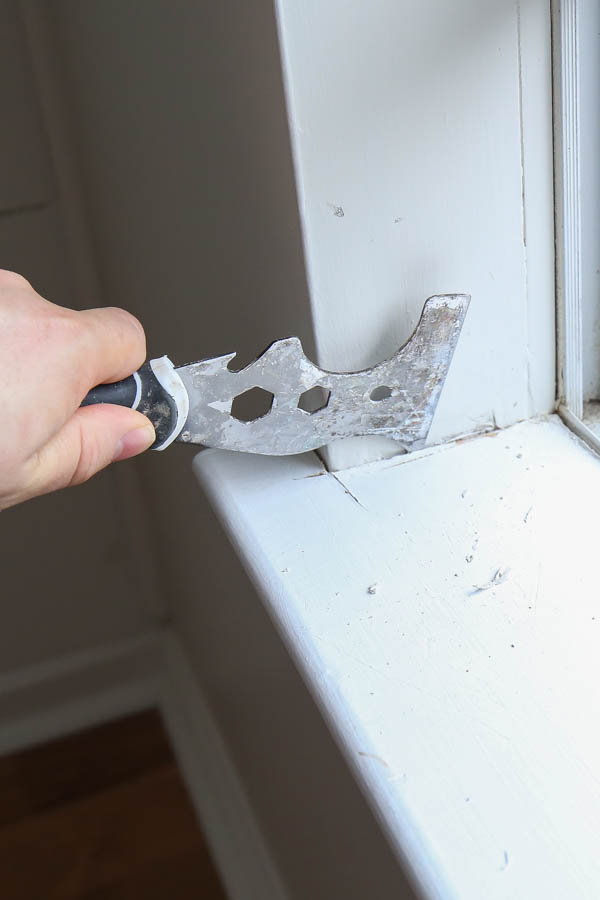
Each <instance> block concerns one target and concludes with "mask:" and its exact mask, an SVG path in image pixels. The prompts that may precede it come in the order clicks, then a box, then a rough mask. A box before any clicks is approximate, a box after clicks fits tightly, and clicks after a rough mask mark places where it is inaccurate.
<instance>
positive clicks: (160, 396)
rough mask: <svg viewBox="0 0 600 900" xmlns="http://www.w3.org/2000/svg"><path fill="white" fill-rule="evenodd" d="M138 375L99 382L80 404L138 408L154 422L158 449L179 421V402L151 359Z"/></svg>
mask: <svg viewBox="0 0 600 900" xmlns="http://www.w3.org/2000/svg"><path fill="white" fill-rule="evenodd" d="M136 375H137V376H138V379H139V382H138V380H137V379H136V377H135V376H134V375H130V376H129V378H124V379H123V381H115V382H114V383H113V384H99V385H98V386H97V387H95V388H92V390H91V391H90V392H89V393H88V394H87V395H86V396H85V397H84V399H83V402H82V404H81V405H82V406H91V405H92V404H93V403H113V404H114V405H115V406H128V407H129V408H130V409H137V410H139V411H140V412H141V413H143V414H144V415H145V416H147V417H148V418H149V419H150V421H151V422H152V424H153V425H154V430H155V431H156V440H155V441H154V443H153V444H152V448H151V449H152V450H158V449H160V447H162V445H163V444H164V442H165V441H166V440H167V438H168V437H169V435H170V434H171V433H172V431H173V430H174V428H175V426H176V424H177V404H176V402H175V400H174V398H173V397H171V395H170V394H169V393H167V391H166V390H165V389H164V388H163V386H162V385H161V383H160V382H159V380H158V379H157V377H156V375H155V374H154V372H153V371H152V368H151V366H150V363H144V365H143V366H142V367H141V369H139V370H138V371H137V372H136ZM138 394H139V398H138ZM136 398H138V401H137V403H136Z"/></svg>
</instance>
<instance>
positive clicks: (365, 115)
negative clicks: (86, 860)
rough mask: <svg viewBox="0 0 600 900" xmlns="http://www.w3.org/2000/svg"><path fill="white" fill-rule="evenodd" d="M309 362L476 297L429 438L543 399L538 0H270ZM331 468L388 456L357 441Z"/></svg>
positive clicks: (400, 336)
mask: <svg viewBox="0 0 600 900" xmlns="http://www.w3.org/2000/svg"><path fill="white" fill-rule="evenodd" d="M277 9H278V15H279V27H280V34H281V44H282V52H283V62H284V72H285V77H286V84H287V98H288V108H289V118H290V131H291V135H292V141H293V148H294V157H295V167H296V179H297V184H298V194H299V205H300V211H301V216H302V227H303V238H304V246H305V251H306V258H307V268H308V276H309V284H310V292H311V304H312V313H313V319H314V327H315V333H316V340H317V346H318V352H319V362H320V363H321V364H322V365H323V366H324V367H326V368H330V369H334V370H352V369H356V368H358V367H364V366H367V365H370V364H373V363H375V362H377V361H379V360H380V359H381V358H382V357H385V356H387V355H390V354H391V353H393V351H394V350H395V349H397V347H398V346H400V345H401V344H402V343H403V342H404V341H405V340H406V339H407V338H408V336H409V335H410V333H411V331H412V329H413V328H414V326H415V324H416V322H417V319H418V316H419V313H420V310H421V308H422V305H423V303H424V301H425V299H426V298H427V297H428V296H430V295H432V294H435V293H444V292H451V291H462V292H467V293H471V294H472V297H473V301H472V305H471V309H470V311H469V315H468V318H467V322H466V324H465V327H464V329H463V335H462V337H461V340H460V342H459V345H458V349H457V351H456V355H455V360H454V364H453V366H452V369H451V372H450V375H449V377H448V380H447V383H446V387H445V389H444V392H443V394H442V398H441V401H440V405H439V409H438V413H437V416H436V419H435V421H434V425H433V429H432V434H431V440H432V441H439V440H442V439H444V438H446V437H448V436H450V435H456V434H458V433H462V432H470V431H473V430H476V429H481V428H484V427H489V426H491V425H492V424H494V423H495V424H497V425H500V426H504V425H508V424H509V423H511V422H514V421H516V420H518V419H522V418H525V417H527V416H530V415H533V414H536V413H540V412H545V411H547V410H549V409H551V407H552V405H553V402H554V352H555V351H554V284H553V279H554V269H553V230H552V132H551V68H550V8H549V4H548V3H547V2H545V0H527V2H526V3H519V2H517V3H515V2H512V0H455V2H452V3H447V2H445V0H404V2H402V3H398V2H395V0H374V2H371V3H362V2H358V0H357V2H348V0H328V2H327V3H323V2H321V0H306V2H303V3H297V2H295V0H278V2H277ZM330 450H331V456H330V461H331V463H332V465H333V466H334V467H338V468H339V467H343V466H345V465H349V464H353V463H356V462H359V461H361V460H362V459H364V458H368V457H376V456H378V455H381V454H384V455H385V454H391V453H393V452H394V446H393V445H391V444H389V443H384V442H382V441H381V440H379V439H373V438H369V439H366V438H365V439H363V438H361V439H360V441H357V440H355V441H353V442H349V443H347V444H338V445H336V446H334V447H333V448H330Z"/></svg>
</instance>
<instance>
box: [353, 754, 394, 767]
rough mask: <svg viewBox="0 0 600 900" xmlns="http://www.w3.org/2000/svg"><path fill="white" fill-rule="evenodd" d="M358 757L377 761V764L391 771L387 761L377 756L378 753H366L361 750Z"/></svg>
mask: <svg viewBox="0 0 600 900" xmlns="http://www.w3.org/2000/svg"><path fill="white" fill-rule="evenodd" d="M358 755H359V756H365V757H366V758H367V759H375V760H377V762H379V763H381V765H382V766H385V767H386V769H389V766H388V764H387V763H386V761H385V759H382V758H381V756H377V754H376V753H365V752H364V750H359V751H358Z"/></svg>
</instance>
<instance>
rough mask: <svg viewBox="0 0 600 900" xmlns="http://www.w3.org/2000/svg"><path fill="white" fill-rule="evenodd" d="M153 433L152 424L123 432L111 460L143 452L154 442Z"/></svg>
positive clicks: (116, 460)
mask: <svg viewBox="0 0 600 900" xmlns="http://www.w3.org/2000/svg"><path fill="white" fill-rule="evenodd" d="M154 438H155V433H154V428H153V427H152V425H143V426H142V427H141V428H134V429H133V431H128V432H127V434H124V435H123V437H122V438H121V440H120V441H119V443H118V444H117V448H116V450H115V455H114V456H113V462H118V461H119V460H120V459H129V458H130V457H131V456H137V455H138V453H143V452H144V450H147V449H148V447H151V446H152V444H153V443H154Z"/></svg>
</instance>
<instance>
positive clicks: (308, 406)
mask: <svg viewBox="0 0 600 900" xmlns="http://www.w3.org/2000/svg"><path fill="white" fill-rule="evenodd" d="M330 397H331V391H328V390H327V388H324V387H322V385H320V384H316V385H315V386H314V387H311V388H310V389H309V390H308V391H304V393H302V394H300V399H299V400H298V409H302V410H304V412H307V413H316V412H319V410H320V409H325V407H326V406H327V404H328V403H329V398H330Z"/></svg>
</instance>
